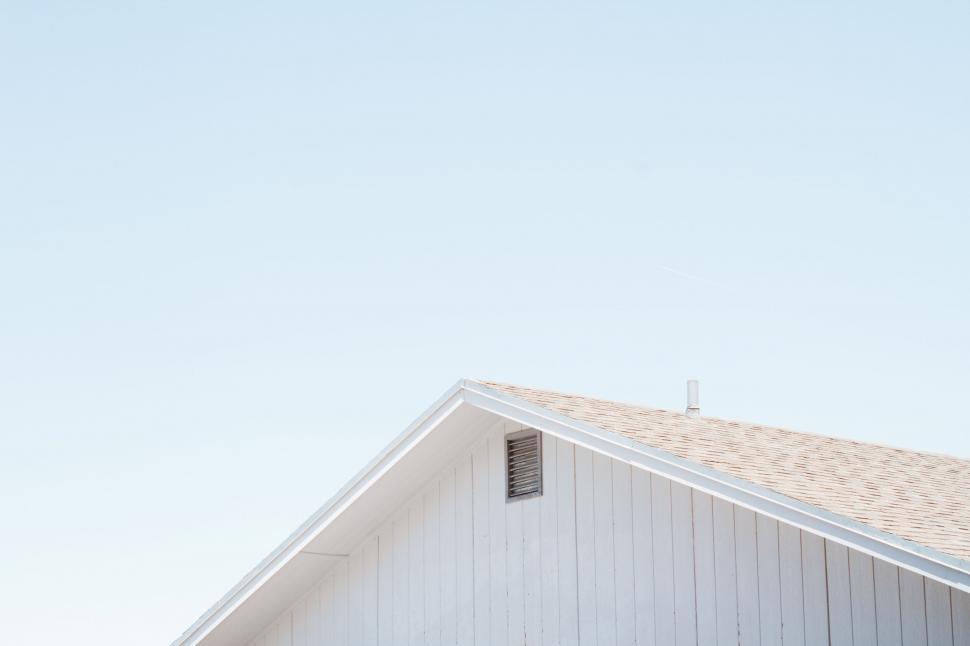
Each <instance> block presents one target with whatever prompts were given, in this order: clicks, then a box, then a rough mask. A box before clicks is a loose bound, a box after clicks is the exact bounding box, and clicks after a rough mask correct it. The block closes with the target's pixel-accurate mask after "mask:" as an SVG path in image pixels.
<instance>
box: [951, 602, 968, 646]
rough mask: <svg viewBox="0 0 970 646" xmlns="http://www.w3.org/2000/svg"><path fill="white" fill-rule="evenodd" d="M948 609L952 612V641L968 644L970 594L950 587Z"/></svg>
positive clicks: (963, 644) (957, 644) (965, 645)
mask: <svg viewBox="0 0 970 646" xmlns="http://www.w3.org/2000/svg"><path fill="white" fill-rule="evenodd" d="M950 609H951V610H950V611H951V613H952V614H953V643H954V644H955V645H956V646H970V594H968V593H966V592H961V591H960V590H956V589H953V588H951V589H950Z"/></svg>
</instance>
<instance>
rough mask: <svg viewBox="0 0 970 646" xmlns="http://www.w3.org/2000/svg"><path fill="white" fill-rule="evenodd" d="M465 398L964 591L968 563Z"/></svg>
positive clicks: (751, 486)
mask: <svg viewBox="0 0 970 646" xmlns="http://www.w3.org/2000/svg"><path fill="white" fill-rule="evenodd" d="M465 388H466V389H467V391H468V392H467V394H466V401H468V403H470V404H472V405H474V406H478V407H480V408H483V409H485V410H488V411H490V412H493V413H495V414H498V415H502V416H504V417H508V418H511V419H514V420H516V421H518V422H520V423H523V424H526V425H529V426H533V427H535V428H538V429H539V430H542V431H545V432H547V433H550V434H552V435H556V436H558V437H561V438H563V439H566V440H568V441H570V442H574V443H576V444H579V445H581V446H585V447H587V448H590V449H593V450H596V451H598V452H601V453H608V454H610V455H612V456H613V457H615V458H617V459H619V460H621V461H624V462H627V463H629V464H633V465H636V466H638V467H641V468H645V469H647V470H649V471H653V472H656V473H658V474H660V475H663V476H664V477H667V478H671V479H672V480H676V481H678V482H681V483H682V484H686V485H688V486H691V487H694V488H697V489H700V490H702V491H705V492H707V493H709V494H711V495H715V496H717V497H719V498H725V499H728V500H730V501H732V502H734V503H735V504H739V505H741V506H743V507H746V508H748V509H752V510H754V511H757V512H759V513H763V514H765V515H767V516H771V517H772V518H775V519H777V520H781V521H783V522H786V523H788V524H791V525H794V526H797V527H800V528H802V529H805V530H808V531H810V532H812V533H815V534H819V535H821V536H823V537H825V538H829V539H831V540H833V541H835V542H838V543H840V544H843V545H846V546H848V547H852V548H853V549H857V550H859V551H861V552H864V553H866V554H869V555H870V556H875V557H877V558H880V559H882V560H885V561H889V562H891V563H894V564H896V565H898V566H900V567H904V568H906V569H908V570H911V571H914V572H918V573H920V574H922V575H924V576H927V577H929V578H931V579H934V580H936V581H939V582H941V583H945V584H947V585H949V586H952V587H955V588H958V589H960V590H963V591H965V592H970V562H967V561H964V560H962V559H959V558H957V557H955V556H951V555H949V554H946V553H944V552H940V551H939V550H936V549H933V548H930V547H927V546H925V545H922V544H919V543H915V542H913V541H909V540H906V539H904V538H901V537H899V536H896V535H894V534H890V533H888V532H884V531H882V530H879V529H876V528H875V527H872V526H870V525H866V524H864V523H861V522H859V521H856V520H852V519H850V518H846V517H845V516H841V515H839V514H835V513H832V512H830V511H827V510H825V509H823V508H821V507H817V506H815V505H810V504H808V503H805V502H802V501H800V500H797V499H795V498H790V497H788V496H785V495H783V494H780V493H778V492H775V491H773V490H771V489H768V488H767V487H764V486H761V485H758V484H755V483H753V482H751V481H748V480H744V479H742V478H737V477H735V476H732V475H729V474H726V473H724V472H722V471H718V470H716V469H713V468H711V467H707V466H705V465H702V464H699V463H697V462H693V461H690V460H686V459H684V458H681V457H678V456H676V455H674V454H672V453H668V452H667V451H663V450H661V449H657V448H654V447H652V446H650V445H648V444H644V443H642V442H637V441H635V440H632V439H630V438H628V437H625V436H622V435H619V434H616V433H611V432H609V431H605V430H603V429H601V428H599V427H597V426H594V425H592V424H589V423H586V422H582V421H580V420H577V419H574V418H572V417H569V416H567V415H563V414H561V413H558V412H555V411H552V410H550V409H548V408H545V407H542V406H539V405H537V404H533V403H531V402H529V401H526V400H524V399H522V398H520V397H516V396H514V395H510V394H507V393H504V392H501V391H499V390H496V389H493V388H490V387H489V386H487V385H485V384H483V383H481V382H477V381H466V382H465Z"/></svg>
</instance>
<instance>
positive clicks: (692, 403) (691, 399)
mask: <svg viewBox="0 0 970 646" xmlns="http://www.w3.org/2000/svg"><path fill="white" fill-rule="evenodd" d="M684 412H686V413H687V417H700V416H701V405H700V397H699V395H698V387H697V380H696V379H688V380H687V410H686V411H684Z"/></svg>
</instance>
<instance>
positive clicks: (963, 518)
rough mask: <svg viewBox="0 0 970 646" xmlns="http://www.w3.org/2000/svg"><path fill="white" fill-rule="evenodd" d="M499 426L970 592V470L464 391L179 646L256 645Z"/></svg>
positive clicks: (662, 414) (613, 409)
mask: <svg viewBox="0 0 970 646" xmlns="http://www.w3.org/2000/svg"><path fill="white" fill-rule="evenodd" d="M388 387H393V385H390V386H388ZM496 416H498V417H501V418H505V419H510V420H514V421H516V422H518V423H520V424H523V425H525V426H529V427H532V428H536V429H539V430H541V431H542V432H544V433H549V434H551V435H553V436H556V437H559V438H561V439H564V440H566V441H569V442H572V443H575V444H579V445H582V446H585V447H587V448H590V449H592V450H594V451H597V452H600V453H602V454H605V455H609V456H610V457H613V458H615V459H618V460H622V461H625V462H627V463H629V464H631V465H634V466H636V467H638V468H642V469H646V470H649V471H652V472H655V473H657V474H659V475H661V476H663V477H666V478H670V479H672V480H675V481H678V482H681V483H683V484H686V485H688V486H690V487H695V488H697V489H699V490H702V491H706V492H708V493H710V494H712V495H714V496H719V497H721V498H723V499H726V500H728V501H730V502H733V503H734V504H737V505H741V506H743V507H746V508H748V509H752V510H754V511H757V512H759V513H762V514H765V515H766V516H769V517H772V518H775V519H777V520H779V521H781V522H785V523H788V524H791V525H794V526H796V527H800V528H802V529H805V530H807V531H810V532H814V533H815V534H817V535H819V536H822V537H824V538H827V539H829V540H833V541H836V542H838V543H841V544H843V545H846V546H848V547H851V548H853V549H857V550H860V551H861V552H863V553H866V554H869V555H871V556H874V557H877V558H880V559H883V560H885V561H887V562H890V563H893V564H895V565H898V566H900V567H903V568H907V569H909V570H911V571H913V572H916V573H918V574H921V575H923V576H926V577H929V578H931V579H934V580H936V581H939V582H941V583H944V584H946V585H950V586H953V587H955V588H957V589H959V590H963V591H966V592H970V529H968V528H970V512H968V510H967V509H965V505H964V501H965V500H966V498H967V495H966V494H967V492H970V460H964V459H960V458H954V457H947V456H942V455H932V454H927V453H920V452H916V451H905V450H901V449H894V448H889V447H885V446H879V445H874V444H866V443H863V442H854V441H851V440H841V439H836V438H830V437H823V436H820V435H811V434H808V433H796V432H794V431H786V430H783V429H778V428H771V427H767V426H760V425H756V424H746V423H742V422H731V421H726V420H719V419H713V418H707V417H705V418H690V417H687V416H686V415H684V414H681V413H676V412H672V411H666V410H659V409H654V408H644V407H642V406H632V405H629V404H620V403H617V402H611V401H605V400H600V399H591V398H588V397H578V396H574V395H564V394H561V393H556V392H552V391H547V390H537V389H533V388H522V387H519V386H510V385H507V384H499V383H493V382H485V381H472V380H461V381H459V382H458V383H456V384H455V385H454V386H452V387H451V388H449V389H448V390H447V391H446V392H445V393H444V395H442V396H441V397H440V398H439V399H438V400H437V401H436V402H435V403H434V404H432V405H431V407H430V408H428V410H426V411H425V412H424V413H423V414H421V415H420V416H419V417H418V418H417V419H416V420H415V421H414V422H413V423H412V424H411V425H410V426H408V427H407V428H406V429H405V430H404V431H403V432H402V433H401V434H400V435H399V436H398V437H397V438H396V439H395V440H394V441H392V442H391V443H390V444H389V445H388V446H387V447H386V448H385V449H384V450H383V451H382V452H381V453H379V454H378V455H377V456H376V457H375V458H374V459H373V460H372V461H371V462H370V464H368V465H367V466H366V467H364V468H363V469H362V470H361V471H360V472H359V473H358V474H357V475H356V476H354V478H352V479H351V480H350V482H348V483H347V484H346V485H345V486H344V487H343V489H341V490H340V491H339V492H338V493H337V494H336V495H335V496H334V497H333V498H331V499H330V500H329V501H327V502H326V503H325V504H324V505H323V506H322V507H321V508H320V509H319V510H318V511H317V512H316V513H314V514H313V515H312V516H311V517H310V518H309V519H307V521H306V522H304V523H303V524H302V525H301V526H300V527H298V528H297V529H296V531H294V532H293V533H292V534H291V535H290V536H289V537H288V538H287V539H286V540H285V541H283V543H282V544H281V545H280V546H279V547H277V548H276V549H275V550H273V551H272V552H271V553H270V554H269V555H268V556H267V557H266V558H265V559H264V560H263V561H262V562H261V563H260V564H259V565H257V566H256V567H255V568H254V569H253V570H252V571H251V572H250V573H249V574H247V575H246V576H245V577H243V579H242V580H241V581H240V582H239V583H238V584H236V585H235V586H234V587H233V588H232V589H230V590H229V592H227V593H226V595H225V596H224V597H223V598H222V599H220V600H219V601H218V602H217V603H216V604H215V605H214V606H212V607H211V608H210V609H209V610H208V611H207V612H205V613H204V614H203V615H202V616H201V617H199V619H198V620H197V621H196V622H195V623H194V624H193V625H192V626H190V627H189V628H188V630H186V631H185V633H183V634H182V636H181V637H179V638H178V639H176V640H175V642H174V644H173V646H234V645H236V644H240V643H246V642H248V640H249V639H250V638H252V637H254V636H255V634H256V632H257V631H258V629H259V628H261V627H262V626H264V625H265V624H266V622H268V621H270V620H271V619H272V618H273V617H275V616H277V615H278V614H279V613H280V612H282V611H283V610H284V609H285V608H286V607H287V606H288V605H289V604H290V603H292V601H293V600H295V599H296V598H297V597H298V596H299V595H300V594H303V593H304V592H305V591H306V590H307V589H308V588H309V586H311V585H312V583H313V582H314V581H316V580H319V578H320V577H322V576H323V575H324V574H325V572H326V571H327V570H328V569H329V568H330V567H332V565H333V563H334V562H335V559H336V560H339V558H338V557H339V556H340V555H341V554H345V553H347V552H348V551H349V550H351V549H352V548H353V547H354V546H356V545H358V544H359V542H360V541H361V540H362V539H363V538H365V537H366V536H367V534H368V533H369V532H371V531H373V529H374V528H375V526H376V525H375V524H376V523H379V522H382V520H383V519H385V518H386V517H387V516H388V514H390V513H393V511H394V510H395V509H396V508H397V507H398V506H399V505H401V504H403V503H404V502H405V501H406V500H407V499H408V498H409V497H410V496H411V495H413V493H414V491H415V490H416V488H417V487H419V486H420V485H421V484H422V483H423V482H425V481H426V480H427V476H428V474H429V473H433V472H436V471H438V470H440V469H442V468H444V467H445V466H446V465H447V464H449V463H451V461H452V460H454V459H456V458H457V457H458V455H459V454H460V452H461V451H463V450H465V449H466V448H467V447H468V446H469V445H470V444H471V443H472V442H473V441H474V440H475V438H477V437H479V436H480V434H481V433H482V432H485V431H486V430H487V429H488V428H491V427H493V426H494V424H495V421H496ZM327 555H329V556H327ZM186 584H187V585H189V584H190V582H187V583H186Z"/></svg>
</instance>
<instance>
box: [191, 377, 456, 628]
mask: <svg viewBox="0 0 970 646" xmlns="http://www.w3.org/2000/svg"><path fill="white" fill-rule="evenodd" d="M467 383H468V382H466V381H465V380H460V381H458V382H457V383H456V384H455V385H454V386H452V387H451V388H449V389H448V390H447V391H446V392H445V394H444V395H442V396H441V397H440V398H438V400H437V401H436V402H435V403H434V404H432V405H431V406H430V407H429V408H428V409H427V410H426V411H425V412H424V413H422V414H421V415H420V416H419V417H418V418H417V419H416V420H415V421H414V422H412V423H411V425H410V426H408V427H407V428H406V429H405V430H404V431H403V432H402V433H401V434H400V435H398V436H397V437H396V438H395V439H394V440H393V441H392V442H391V443H390V444H389V445H388V446H387V447H386V448H385V449H384V450H383V451H381V452H380V453H379V454H378V455H377V457H375V458H374V459H373V460H371V461H370V463H368V465H367V466H365V467H364V468H363V469H361V470H360V472H358V473H357V475H356V476H354V477H353V478H352V479H351V480H350V482H348V483H347V484H346V485H344V487H343V488H342V489H340V491H338V492H337V494H336V495H334V496H333V497H332V498H331V499H330V500H328V501H327V502H326V503H325V504H324V505H323V506H322V507H321V508H320V509H319V510H318V511H317V512H316V513H314V514H313V515H312V516H310V518H309V519H307V520H306V522H304V523H303V524H302V525H300V526H299V527H298V528H297V529H296V531H294V532H293V533H292V534H290V536H289V537H288V538H287V539H286V540H285V541H283V542H282V543H281V544H280V545H279V547H277V548H276V549H275V550H273V551H272V552H271V553H270V554H269V556H267V557H266V558H265V559H263V560H262V562H260V564H259V565H257V566H256V567H255V568H253V569H252V570H251V571H250V572H249V573H248V574H247V575H246V576H245V577H243V579H242V580H241V581H240V582H239V583H237V584H236V585H235V586H234V587H233V588H232V589H231V590H230V591H229V592H228V593H226V595H225V596H224V597H222V599H220V600H219V601H218V602H216V604H215V605H214V606H212V608H210V609H209V610H208V611H206V613H205V614H203V615H202V616H201V617H199V619H198V620H196V622H195V623H194V624H192V626H191V627H190V628H189V629H188V630H186V631H185V632H184V633H183V634H182V635H181V636H180V637H179V638H178V639H176V640H175V641H174V642H172V646H195V645H196V644H199V643H201V642H202V640H203V639H205V638H206V636H207V635H209V634H210V633H211V632H212V631H213V630H214V629H215V628H216V627H217V626H218V625H219V624H220V623H222V622H223V621H224V620H225V619H226V618H227V617H229V616H230V615H231V614H232V613H233V612H234V611H235V610H236V609H237V608H239V606H241V605H242V604H243V603H244V602H245V601H246V600H247V599H249V598H250V597H251V596H252V595H253V593H255V592H256V591H257V590H259V588H260V587H261V586H262V585H263V584H264V583H265V582H266V581H267V580H269V579H270V578H271V577H272V576H273V575H274V574H275V573H276V572H278V571H279V570H280V568H282V567H283V566H284V565H286V564H287V563H288V562H290V561H291V560H292V559H293V558H294V557H296V555H297V554H299V553H300V550H302V549H303V548H304V547H306V545H307V544H309V543H310V542H311V541H312V540H313V539H314V538H316V537H317V536H318V535H319V534H320V533H321V532H322V531H323V530H324V529H326V528H327V526H328V525H329V524H330V523H331V521H333V519H335V518H336V517H338V516H339V515H340V514H341V513H342V512H343V511H344V510H345V509H346V508H347V507H349V506H350V505H352V504H353V503H354V501H355V500H357V499H358V498H359V497H360V496H361V494H363V493H364V492H365V491H367V489H368V488H370V486H371V485H372V484H373V483H374V482H376V481H377V480H378V479H379V478H380V477H381V476H382V475H384V474H385V473H386V472H387V471H388V470H389V469H391V467H393V466H394V465H395V464H397V462H398V461H399V460H400V459H401V458H402V457H404V455H406V454H407V452H408V451H409V450H410V449H411V448H412V447H413V446H414V445H415V444H417V443H418V442H420V441H421V440H422V439H424V437H425V436H426V435H428V433H430V432H431V431H432V430H434V429H435V428H436V427H437V426H438V425H439V424H441V422H443V421H444V420H445V419H447V417H448V416H449V415H450V414H451V413H452V412H453V411H454V410H455V409H456V408H458V407H459V406H460V405H461V404H462V402H463V401H464V393H465V391H464V388H466V386H467Z"/></svg>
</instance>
